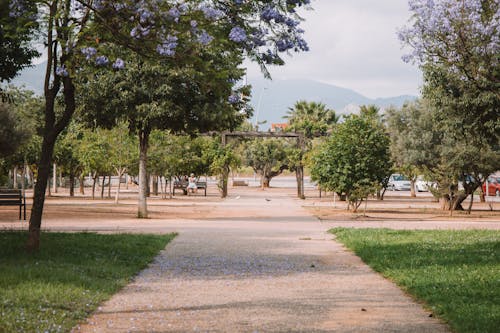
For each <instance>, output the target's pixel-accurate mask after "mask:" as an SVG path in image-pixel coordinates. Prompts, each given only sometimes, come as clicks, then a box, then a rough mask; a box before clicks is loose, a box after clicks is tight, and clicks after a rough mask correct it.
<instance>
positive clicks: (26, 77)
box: [12, 62, 47, 95]
mask: <svg viewBox="0 0 500 333" xmlns="http://www.w3.org/2000/svg"><path fill="white" fill-rule="evenodd" d="M46 66H47V63H46V62H43V63H41V64H38V65H35V66H33V67H29V68H26V69H25V70H23V71H21V73H20V74H19V76H17V77H16V78H15V79H14V80H12V83H13V84H14V85H16V86H25V87H26V89H28V90H33V91H34V92H35V93H37V94H39V95H41V94H42V93H43V80H44V79H45V67H46Z"/></svg>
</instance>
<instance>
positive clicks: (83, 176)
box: [78, 172, 85, 195]
mask: <svg viewBox="0 0 500 333" xmlns="http://www.w3.org/2000/svg"><path fill="white" fill-rule="evenodd" d="M78 182H79V185H80V194H81V195H85V188H84V187H85V175H84V174H83V172H82V174H81V175H80V177H78Z"/></svg>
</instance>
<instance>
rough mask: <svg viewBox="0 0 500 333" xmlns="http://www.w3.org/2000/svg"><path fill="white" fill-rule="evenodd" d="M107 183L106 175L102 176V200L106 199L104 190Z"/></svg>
mask: <svg viewBox="0 0 500 333" xmlns="http://www.w3.org/2000/svg"><path fill="white" fill-rule="evenodd" d="M105 181H106V175H103V176H102V183H101V199H104V188H105V185H104V182H105Z"/></svg>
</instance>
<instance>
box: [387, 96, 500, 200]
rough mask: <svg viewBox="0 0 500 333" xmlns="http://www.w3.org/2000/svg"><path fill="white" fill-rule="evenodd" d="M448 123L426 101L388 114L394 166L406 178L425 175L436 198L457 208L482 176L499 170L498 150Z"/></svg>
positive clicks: (392, 109) (408, 105)
mask: <svg viewBox="0 0 500 333" xmlns="http://www.w3.org/2000/svg"><path fill="white" fill-rule="evenodd" d="M449 121H450V120H449V119H447V118H446V117H445V116H443V113H442V112H441V110H440V109H436V108H434V107H433V106H432V105H430V104H429V103H428V102H427V101H426V100H419V101H416V102H414V103H409V104H405V105H404V106H403V107H402V108H401V110H398V109H395V108H391V109H389V110H388V111H387V125H388V130H389V133H390V136H391V154H392V157H393V160H394V161H395V164H396V167H397V168H398V169H399V170H404V171H406V172H405V173H406V174H407V175H409V176H411V173H413V174H414V175H416V174H417V173H422V174H424V175H426V177H427V178H429V179H431V180H432V181H435V182H436V184H437V185H438V188H437V190H435V191H434V190H433V194H434V195H435V196H437V197H442V198H445V199H446V200H450V201H455V205H456V206H457V207H460V203H461V202H462V201H463V200H465V199H466V198H467V196H468V195H470V194H471V193H473V192H474V191H475V190H476V189H477V188H478V187H479V186H480V185H481V184H482V182H483V181H484V179H485V177H486V176H488V175H489V174H491V173H492V172H494V171H496V169H498V165H500V151H499V150H498V149H495V148H494V146H491V145H490V144H489V143H488V140H486V139H484V138H483V137H482V136H477V135H473V134H472V133H471V132H470V131H468V130H467V129H463V130H461V131H456V130H455V131H451V129H450V128H449V127H448V126H447V124H448V122H449ZM459 182H462V183H463V184H464V191H462V192H460V191H459V190H458V183H459ZM452 206H453V205H451V206H449V208H453V207H452ZM444 208H446V207H444Z"/></svg>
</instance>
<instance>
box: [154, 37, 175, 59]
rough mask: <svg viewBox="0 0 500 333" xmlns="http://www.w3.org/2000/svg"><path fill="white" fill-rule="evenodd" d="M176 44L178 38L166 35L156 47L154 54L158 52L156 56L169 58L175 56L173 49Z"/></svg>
mask: <svg viewBox="0 0 500 333" xmlns="http://www.w3.org/2000/svg"><path fill="white" fill-rule="evenodd" d="M177 44H178V38H177V37H175V36H170V35H168V36H167V37H166V38H165V40H164V41H163V43H161V44H158V45H157V46H156V52H158V54H160V55H164V56H169V57H171V56H173V55H175V48H176V47H177Z"/></svg>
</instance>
